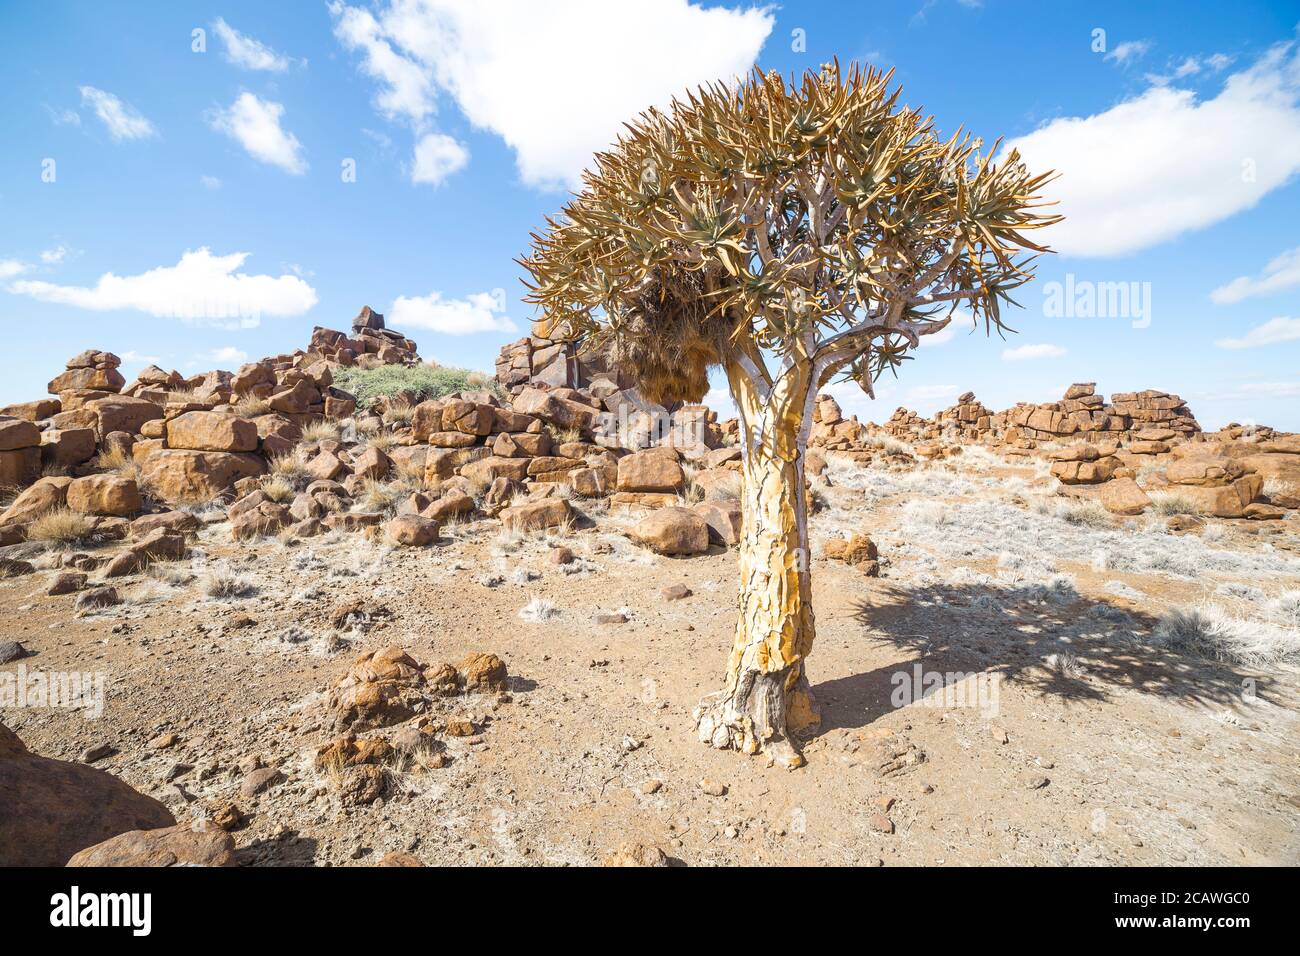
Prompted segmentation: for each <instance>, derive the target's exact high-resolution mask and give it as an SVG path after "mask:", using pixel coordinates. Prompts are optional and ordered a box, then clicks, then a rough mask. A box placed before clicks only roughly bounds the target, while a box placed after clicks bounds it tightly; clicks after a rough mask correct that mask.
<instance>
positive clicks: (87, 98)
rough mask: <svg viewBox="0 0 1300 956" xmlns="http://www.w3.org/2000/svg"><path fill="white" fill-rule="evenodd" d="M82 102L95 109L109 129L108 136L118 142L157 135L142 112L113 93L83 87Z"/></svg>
mask: <svg viewBox="0 0 1300 956" xmlns="http://www.w3.org/2000/svg"><path fill="white" fill-rule="evenodd" d="M81 102H82V104H83V105H89V106H92V107H94V110H95V115H96V116H98V117H99V119H100V122H102V123H103V124H104V126H106V127H107V128H108V134H109V135H110V136H112V137H113V139H115V140H117V141H119V142H120V141H122V140H124V139H148V138H149V137H150V136H154V135H156V134H157V130H155V129H154V126H153V123H150V122H149V121H148V120H147V119H145V117H144V116H143V115H141V113H140V111H139V110H137V109H136V108H135V107H133V106H131V104H129V103H123V102H122V101H121V100H120V99H118V98H117V97H116V96H114V95H113V94H112V93H107V92H105V91H104V90H99V89H96V88H95V87H93V86H83V87H81Z"/></svg>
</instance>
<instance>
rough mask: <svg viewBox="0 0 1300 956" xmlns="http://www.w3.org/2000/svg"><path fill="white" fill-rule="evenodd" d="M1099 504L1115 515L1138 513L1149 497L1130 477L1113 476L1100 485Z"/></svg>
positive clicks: (1148, 502)
mask: <svg viewBox="0 0 1300 956" xmlns="http://www.w3.org/2000/svg"><path fill="white" fill-rule="evenodd" d="M1101 504H1102V507H1104V508H1105V509H1106V510H1107V511H1109V512H1111V513H1112V514H1117V515H1140V514H1141V513H1142V512H1143V511H1144V510H1145V509H1146V508H1147V507H1149V506H1150V504H1151V499H1150V498H1148V497H1147V493H1146V492H1145V491H1143V490H1142V488H1141V487H1140V486H1139V485H1138V483H1137V482H1136V481H1134V480H1133V479H1132V478H1115V479H1113V480H1111V481H1108V482H1106V483H1105V484H1104V485H1102V486H1101Z"/></svg>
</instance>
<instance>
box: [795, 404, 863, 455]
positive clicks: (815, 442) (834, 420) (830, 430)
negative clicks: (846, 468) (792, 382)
mask: <svg viewBox="0 0 1300 956" xmlns="http://www.w3.org/2000/svg"><path fill="white" fill-rule="evenodd" d="M866 435H867V433H866V429H865V428H864V426H863V425H862V423H861V422H859V421H858V417H857V416H856V415H854V416H853V417H852V418H845V417H844V412H843V410H842V409H841V408H840V404H839V402H837V401H835V399H833V398H831V396H829V395H818V396H817V401H816V402H815V403H814V404H813V426H812V431H811V432H810V433H809V435H808V444H809V446H810V447H813V448H824V449H825V450H826V451H834V452H838V453H840V454H842V455H843V456H844V457H845V458H850V459H853V460H854V461H870V460H871V457H872V449H871V448H870V447H869V446H868V445H867V444H866Z"/></svg>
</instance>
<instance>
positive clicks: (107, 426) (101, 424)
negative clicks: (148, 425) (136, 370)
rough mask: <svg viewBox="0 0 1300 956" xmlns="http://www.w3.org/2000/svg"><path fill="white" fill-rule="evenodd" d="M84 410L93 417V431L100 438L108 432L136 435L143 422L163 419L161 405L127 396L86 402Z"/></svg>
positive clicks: (114, 396)
mask: <svg viewBox="0 0 1300 956" xmlns="http://www.w3.org/2000/svg"><path fill="white" fill-rule="evenodd" d="M85 408H86V411H87V412H89V413H90V414H91V415H93V416H94V418H93V420H94V423H95V425H94V427H95V431H96V432H97V433H98V434H99V435H101V436H103V435H107V434H109V433H110V432H129V433H130V434H132V435H136V434H139V432H140V429H141V427H142V426H143V425H144V423H145V422H149V421H153V420H154V419H155V418H162V417H163V409H162V406H161V405H156V404H154V403H153V402H149V401H145V400H144V399H143V398H133V397H131V396H129V395H113V396H111V397H109V398H99V399H95V400H94V401H90V402H87V403H86V405H85Z"/></svg>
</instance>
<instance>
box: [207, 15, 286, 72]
mask: <svg viewBox="0 0 1300 956" xmlns="http://www.w3.org/2000/svg"><path fill="white" fill-rule="evenodd" d="M212 29H213V30H215V31H216V34H217V36H219V37H220V38H221V42H222V43H224V44H225V46H226V60H227V61H229V62H230V63H233V64H235V66H238V67H240V68H242V69H245V70H269V71H271V72H272V73H283V72H284V71H285V70H287V69H289V58H288V57H287V56H284V55H283V54H280V53H276V52H275V51H274V50H272V49H271V48H270V47H269V46H267V45H266V44H265V43H262V42H261V41H260V40H255V39H253V38H252V37H250V36H245V35H244V34H242V33H240V32H239V31H238V30H236V29H235V28H234V27H232V26H231V25H230V24H228V23H227V22H226V21H225V20H223V19H222V18H221V17H217V21H216V23H214V24H212Z"/></svg>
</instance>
